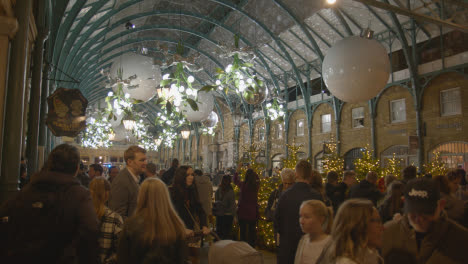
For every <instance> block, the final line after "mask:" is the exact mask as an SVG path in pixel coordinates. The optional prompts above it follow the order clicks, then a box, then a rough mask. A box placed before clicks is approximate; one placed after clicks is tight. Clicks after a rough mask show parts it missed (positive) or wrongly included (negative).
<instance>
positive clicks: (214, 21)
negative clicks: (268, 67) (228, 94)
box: [71, 1, 303, 89]
mask: <svg viewBox="0 0 468 264" xmlns="http://www.w3.org/2000/svg"><path fill="white" fill-rule="evenodd" d="M214 2H220V3H222V4H223V5H226V6H228V7H230V8H233V9H235V10H238V9H236V8H235V7H233V6H232V4H230V3H226V2H224V1H214ZM238 11H239V12H241V13H242V14H243V15H244V16H247V17H248V18H249V19H250V20H252V21H253V22H254V23H255V24H257V25H259V26H260V27H262V28H263V29H264V30H265V31H266V33H267V34H268V35H270V37H271V38H272V39H273V41H275V43H276V44H277V46H278V47H279V48H280V49H281V51H282V52H283V53H285V55H286V57H287V59H288V62H289V63H290V64H291V66H292V68H293V72H294V73H295V74H296V78H297V79H298V80H301V78H300V75H299V74H298V71H297V67H296V65H295V63H294V61H293V60H292V58H291V57H290V55H289V53H288V52H287V51H286V49H285V48H284V46H283V45H282V43H281V41H280V40H279V39H278V38H277V37H276V36H275V35H274V34H273V33H272V32H271V31H270V30H269V29H268V28H267V27H266V26H265V25H263V24H262V23H261V22H259V21H257V20H256V19H254V18H253V17H251V16H250V15H248V14H247V13H246V12H244V11H243V10H238ZM142 14H146V15H141V14H139V15H134V16H129V17H127V18H125V19H128V18H130V17H134V18H139V17H143V16H150V15H158V14H161V15H163V14H171V13H170V12H167V11H156V12H148V13H142ZM172 14H176V15H185V16H192V17H195V18H199V19H203V20H206V21H209V22H212V23H215V24H216V25H218V26H220V27H222V28H224V29H226V30H228V31H230V32H231V33H232V34H237V33H236V32H235V31H233V30H232V29H230V28H228V27H227V26H225V25H224V24H223V23H220V22H219V21H217V20H215V19H212V18H209V17H204V16H200V15H198V14H194V13H187V12H180V11H178V12H172ZM120 21H125V20H120ZM120 25H121V24H120ZM114 26H118V25H116V23H114ZM106 30H107V32H108V30H109V29H106ZM106 30H103V31H102V32H100V33H99V34H97V35H96V37H97V36H98V35H100V34H105V33H106V32H104V31H106ZM237 35H239V34H237ZM96 37H95V38H96ZM239 37H240V39H241V40H242V41H243V42H244V43H246V44H247V45H250V43H249V42H248V41H247V40H246V39H245V38H244V37H242V35H239ZM93 42H94V41H93V40H91V41H89V43H88V45H90V44H91V43H93ZM84 50H85V52H87V49H86V48H85V49H84ZM81 55H83V54H81ZM78 58H79V60H81V59H83V58H85V56H80V55H79V56H78ZM86 58H89V56H87V57H86ZM259 58H261V59H262V61H263V63H265V64H266V62H264V60H263V58H262V57H261V56H259ZM81 64H82V63H79V62H78V63H75V64H73V65H78V66H81ZM74 71H75V70H72V72H71V75H74V74H73V73H74ZM271 75H272V74H271ZM272 79H273V78H272ZM273 80H274V82H275V84H277V80H276V79H273ZM300 83H302V80H301V81H300ZM301 88H303V87H301ZM278 89H279V87H278Z"/></svg>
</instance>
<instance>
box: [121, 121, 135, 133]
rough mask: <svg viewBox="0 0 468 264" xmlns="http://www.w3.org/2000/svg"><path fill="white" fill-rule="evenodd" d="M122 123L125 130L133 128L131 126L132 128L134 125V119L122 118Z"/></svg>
mask: <svg viewBox="0 0 468 264" xmlns="http://www.w3.org/2000/svg"><path fill="white" fill-rule="evenodd" d="M122 123H123V125H124V127H125V130H127V131H131V130H133V128H134V127H135V125H136V122H135V120H132V119H124V120H123V121H122Z"/></svg>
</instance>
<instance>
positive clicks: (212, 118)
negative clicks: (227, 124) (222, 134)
mask: <svg viewBox="0 0 468 264" xmlns="http://www.w3.org/2000/svg"><path fill="white" fill-rule="evenodd" d="M202 124H203V125H204V126H206V127H208V128H210V127H214V126H216V124H218V114H216V112H215V111H211V113H210V114H209V115H208V117H207V118H206V119H205V120H203V121H202Z"/></svg>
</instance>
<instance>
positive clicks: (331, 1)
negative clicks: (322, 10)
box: [327, 0, 336, 5]
mask: <svg viewBox="0 0 468 264" xmlns="http://www.w3.org/2000/svg"><path fill="white" fill-rule="evenodd" d="M335 3H336V0H327V4H329V5H333V4H335Z"/></svg>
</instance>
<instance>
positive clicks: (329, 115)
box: [320, 114, 332, 133]
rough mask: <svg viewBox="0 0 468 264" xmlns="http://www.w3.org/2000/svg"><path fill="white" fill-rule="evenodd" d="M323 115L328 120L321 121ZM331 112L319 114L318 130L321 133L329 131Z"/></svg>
mask: <svg viewBox="0 0 468 264" xmlns="http://www.w3.org/2000/svg"><path fill="white" fill-rule="evenodd" d="M324 117H329V118H328V119H329V122H323V118H324ZM331 122H332V120H331V114H324V115H320V131H321V132H322V133H330V132H331ZM327 124H328V126H327V127H325V126H326V125H327Z"/></svg>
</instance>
